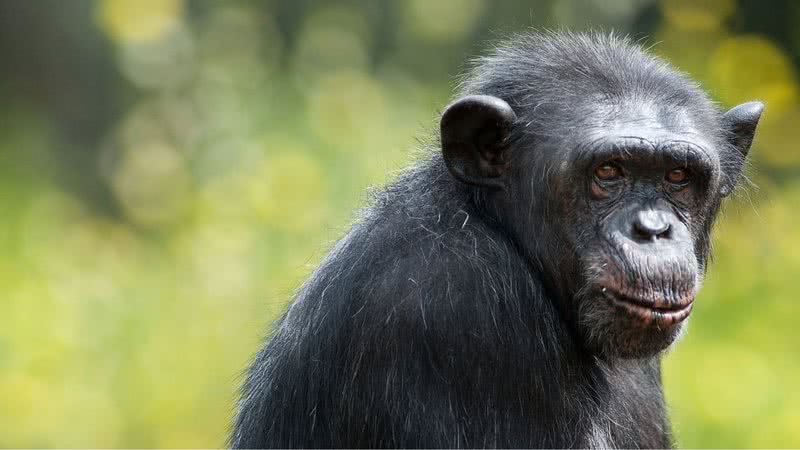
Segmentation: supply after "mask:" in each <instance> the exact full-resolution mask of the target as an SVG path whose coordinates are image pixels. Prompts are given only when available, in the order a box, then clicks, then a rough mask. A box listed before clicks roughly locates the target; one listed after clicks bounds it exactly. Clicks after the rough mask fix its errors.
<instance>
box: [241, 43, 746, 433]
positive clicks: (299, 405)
mask: <svg viewBox="0 0 800 450" xmlns="http://www.w3.org/2000/svg"><path fill="white" fill-rule="evenodd" d="M462 94H465V95H466V94H486V95H491V96H494V97H498V98H501V99H503V100H504V101H506V102H508V104H509V105H511V107H513V109H514V110H515V111H516V113H517V115H518V117H517V119H516V122H515V123H514V126H513V128H512V130H511V131H510V133H511V134H510V136H509V137H508V145H510V146H511V147H512V148H513V149H522V148H526V149H544V148H552V149H556V150H554V151H551V152H545V151H539V152H538V153H536V154H531V153H532V152H527V153H526V154H527V155H528V156H526V157H524V158H522V157H515V158H516V162H517V164H516V165H515V166H513V167H514V169H513V171H514V176H515V177H518V178H522V179H523V183H522V184H521V185H522V186H528V187H530V192H529V193H528V194H527V195H525V194H522V193H520V192H519V191H518V189H517V190H515V188H513V187H512V188H509V189H506V190H502V189H501V190H498V189H490V188H482V187H476V186H472V185H470V184H464V183H461V182H459V181H457V180H455V179H454V178H453V176H451V173H450V171H448V167H446V164H445V162H444V160H443V158H442V155H441V152H440V150H439V148H438V145H433V146H431V147H432V148H431V152H430V154H429V155H428V156H426V157H425V158H423V159H422V161H421V162H419V163H418V165H417V166H415V167H414V168H412V169H410V170H408V171H406V172H405V173H404V174H403V175H402V176H400V177H399V178H398V179H397V180H396V181H394V182H393V183H391V184H390V185H389V186H388V187H386V188H385V189H384V190H382V191H381V192H379V193H377V194H376V195H375V199H374V202H373V205H372V206H370V207H369V208H367V209H366V210H364V212H363V215H362V217H361V218H360V219H359V220H358V221H357V222H356V223H355V225H354V226H353V227H352V229H351V230H350V232H349V233H347V235H346V236H345V237H344V238H343V239H342V240H341V241H339V242H338V243H337V244H336V246H335V247H334V249H333V250H332V251H331V252H330V254H329V255H328V256H327V258H326V259H325V260H324V262H323V263H322V264H321V265H320V267H319V268H318V269H317V270H316V271H315V272H314V273H313V275H312V276H311V277H310V279H309V280H308V281H307V282H306V283H305V284H304V285H303V287H302V288H301V289H300V291H299V292H298V293H297V296H296V297H295V299H294V301H293V302H292V303H291V305H290V306H289V308H288V311H287V312H286V314H285V315H284V317H283V318H282V319H281V320H280V321H279V322H278V323H277V324H276V325H275V330H274V333H273V335H272V337H271V338H270V340H269V341H268V342H267V344H266V345H265V346H264V348H263V349H262V350H261V351H260V352H259V353H258V355H257V357H256V360H255V362H254V363H253V365H252V368H251V370H250V373H249V377H248V379H247V381H246V383H245V385H244V388H243V393H242V398H241V401H240V403H239V405H238V413H237V417H236V421H235V425H234V430H233V432H232V435H231V438H230V445H231V446H232V447H236V448H244V447H247V448H253V447H431V448H438V447H442V448H444V447H552V448H561V447H631V448H633V447H669V446H671V445H672V438H671V435H670V427H669V424H668V421H667V418H666V413H665V406H664V399H663V394H662V388H661V376H660V363H659V355H658V353H655V354H650V355H644V356H641V357H636V358H619V357H613V356H609V355H608V354H605V353H604V352H603V351H602V350H596V349H594V348H593V347H591V346H590V345H587V343H586V341H585V340H584V338H582V337H581V336H580V332H578V331H576V324H575V322H576V318H575V316H574V315H573V313H574V311H575V310H573V309H571V308H570V307H567V306H564V305H568V304H569V303H570V301H572V300H569V299H571V298H572V297H574V296H575V295H577V294H578V291H580V289H581V288H582V287H583V286H581V285H580V282H579V281H578V280H577V279H575V276H574V274H575V273H576V272H575V270H577V269H576V268H574V267H573V265H572V264H571V263H570V261H573V260H575V256H574V254H573V252H576V251H577V250H576V249H574V248H570V246H569V245H568V244H566V242H567V241H566V238H565V237H563V236H562V235H563V234H564V231H563V230H561V229H560V225H559V224H561V223H562V222H559V220H560V221H567V222H568V221H569V220H572V219H575V220H578V219H580V218H578V217H574V218H573V217H562V218H561V219H558V220H556V217H558V216H559V214H561V213H560V212H559V211H563V210H566V211H570V209H569V208H571V206H570V205H562V206H556V205H555V203H557V201H556V200H554V198H556V197H558V196H560V195H563V194H564V192H560V191H559V188H557V187H554V186H555V185H554V184H552V183H551V179H550V177H551V175H552V173H553V172H554V171H555V170H556V167H557V166H558V164H560V163H561V161H562V160H561V159H560V158H561V156H560V155H562V154H563V152H560V151H559V150H557V149H561V148H564V147H565V146H573V147H574V146H580V145H582V142H576V134H575V132H574V130H575V129H591V128H592V127H596V124H594V123H592V122H591V120H590V116H589V115H587V114H583V113H582V112H583V111H596V110H597V108H598V107H597V104H598V101H600V103H602V102H604V101H610V102H612V103H613V104H616V105H619V104H622V103H624V102H625V100H626V99H641V98H646V99H648V100H649V101H652V102H653V103H655V104H657V105H659V106H660V107H663V108H666V109H665V110H667V111H668V110H669V109H670V108H683V109H684V110H685V111H687V114H688V115H689V116H691V117H692V120H693V123H694V124H696V126H697V127H698V132H699V133H701V134H703V136H704V137H705V138H706V139H707V140H708V141H709V142H710V144H709V147H710V148H711V147H713V148H715V149H718V152H719V153H720V155H721V156H720V158H719V165H720V167H721V173H718V174H715V176H718V177H721V179H722V178H724V177H725V176H726V175H725V174H727V173H729V171H727V169H726V167H725V165H726V164H729V165H731V166H735V167H741V165H742V161H743V157H742V156H737V154H739V153H737V152H735V151H732V150H735V149H733V146H732V145H729V144H728V143H729V142H730V139H728V138H727V137H726V135H725V129H724V123H723V118H722V114H721V112H720V111H718V110H717V109H716V108H715V107H714V106H713V105H712V104H711V103H710V102H709V101H708V100H707V98H706V97H705V95H704V94H703V93H702V92H701V91H699V90H698V88H697V87H696V86H695V85H694V84H693V83H692V82H690V81H688V80H687V79H686V78H684V77H683V76H682V75H680V74H678V73H676V72H674V71H673V70H671V69H669V68H668V67H667V66H666V65H665V64H664V63H662V62H660V61H659V60H657V59H655V58H653V57H651V56H649V55H647V54H646V53H645V52H644V51H643V50H641V49H640V48H639V47H637V46H634V45H632V44H631V43H629V42H628V41H627V40H625V39H621V38H617V37H614V36H608V35H600V34H569V33H560V34H538V33H531V34H526V35H523V36H519V37H517V38H515V39H513V40H511V41H509V42H508V43H506V44H505V45H502V46H500V47H499V48H498V49H497V50H496V51H495V52H494V53H493V54H492V55H491V56H488V57H485V58H482V59H480V60H478V61H477V64H476V66H475V68H474V69H473V70H472V72H471V74H470V75H469V76H468V77H467V78H466V80H465V81H464V83H463V85H462ZM609 114H614V112H613V111H609ZM748 145H749V144H748ZM730 177H738V174H737V173H732V174H731V175H730ZM712 181H713V180H712ZM712 181H709V182H712ZM498 196H505V197H504V198H506V199H508V198H510V199H511V200H509V201H510V202H511V207H510V209H504V207H502V206H498V201H497V198H498ZM565 198H566V200H565V201H569V202H572V203H574V202H575V201H577V200H576V199H575V198H574V197H573V196H572V195H567V196H566V197H565ZM720 199H721V194H715V195H712V196H711V197H710V198H709V200H708V202H706V203H704V204H703V205H704V206H703V207H704V209H703V210H702V211H701V213H702V215H703V220H702V221H701V222H698V223H697V224H696V226H697V227H698V228H697V229H693V230H692V231H693V232H694V233H695V237H696V238H697V240H696V245H697V255H698V260H699V261H700V263H701V264H703V263H704V262H705V259H706V257H707V255H708V246H709V244H708V232H709V231H710V228H711V223H712V222H713V217H714V215H715V214H716V210H717V208H718V207H719V202H720ZM559 201H560V200H559ZM500 203H502V202H500ZM514 208H516V209H514ZM564 208H566V209H564ZM567 215H568V216H569V213H568V214H567ZM575 284H578V285H577V286H576V285H575ZM670 342H671V341H670Z"/></svg>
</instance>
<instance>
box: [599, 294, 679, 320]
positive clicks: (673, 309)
mask: <svg viewBox="0 0 800 450" xmlns="http://www.w3.org/2000/svg"><path fill="white" fill-rule="evenodd" d="M602 292H603V295H604V296H605V297H606V298H607V299H608V300H609V302H610V303H611V304H612V305H613V306H614V307H615V308H616V309H618V310H621V311H623V312H625V313H626V314H628V315H630V316H632V317H633V318H635V319H637V320H639V321H641V322H642V323H643V324H644V325H650V324H654V325H656V326H658V327H659V328H664V327H670V326H673V325H677V324H679V323H680V322H683V321H684V320H686V318H687V317H689V314H690V313H691V312H692V306H693V305H694V298H689V299H687V300H685V301H681V302H674V303H673V302H666V301H653V300H649V299H640V298H634V297H630V296H625V295H622V294H619V293H617V292H613V291H611V290H610V289H607V288H603V289H602Z"/></svg>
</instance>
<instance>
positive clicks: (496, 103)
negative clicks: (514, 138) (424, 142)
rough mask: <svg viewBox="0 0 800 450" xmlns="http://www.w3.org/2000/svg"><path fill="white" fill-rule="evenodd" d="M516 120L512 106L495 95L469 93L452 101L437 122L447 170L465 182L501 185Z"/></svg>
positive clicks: (481, 184) (490, 185)
mask: <svg viewBox="0 0 800 450" xmlns="http://www.w3.org/2000/svg"><path fill="white" fill-rule="evenodd" d="M516 120H517V115H516V114H515V113H514V110H513V109H511V106H509V105H508V103H506V102H505V101H503V100H501V99H499V98H497V97H492V96H489V95H470V96H467V97H463V98H460V99H458V100H456V101H455V102H453V103H451V104H450V105H449V106H448V107H447V108H445V110H444V113H442V120H441V123H440V128H441V132H442V154H443V155H444V161H445V163H446V164H447V168H448V169H449V170H450V173H451V174H452V175H453V176H454V177H455V178H456V179H457V180H460V181H462V182H464V183H467V184H473V185H477V186H488V187H495V188H503V187H504V186H505V184H504V182H503V175H505V172H506V169H507V168H508V158H509V155H508V154H507V153H508V152H507V151H506V150H507V142H508V136H509V133H510V132H511V126H512V125H513V124H514V121H516Z"/></svg>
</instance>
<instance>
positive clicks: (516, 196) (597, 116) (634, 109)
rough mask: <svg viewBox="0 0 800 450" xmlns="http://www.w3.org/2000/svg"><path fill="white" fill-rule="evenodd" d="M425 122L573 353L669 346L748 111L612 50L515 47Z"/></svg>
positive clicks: (611, 45)
mask: <svg viewBox="0 0 800 450" xmlns="http://www.w3.org/2000/svg"><path fill="white" fill-rule="evenodd" d="M463 91H464V92H463V96H462V97H461V98H460V99H458V100H456V101H455V102H453V103H452V104H450V105H449V106H448V107H447V109H446V110H445V111H444V113H443V116H442V119H441V144H442V152H443V156H444V160H445V163H446V164H447V167H448V169H449V171H450V173H451V174H452V175H453V176H454V177H455V178H456V179H457V180H459V181H460V182H463V183H465V184H466V185H469V186H473V188H471V189H472V192H473V193H474V197H473V198H474V199H475V201H476V204H477V205H478V207H479V208H481V209H482V210H483V211H486V213H487V214H488V215H489V216H490V217H492V220H493V221H494V222H496V223H499V224H500V226H502V227H504V229H506V230H507V232H508V233H510V235H511V236H512V238H513V239H514V240H515V241H516V242H517V243H518V245H519V247H520V248H522V249H524V251H525V253H526V256H527V257H528V258H529V260H530V261H531V264H532V267H535V268H536V270H535V271H536V272H537V276H540V277H541V278H542V280H541V281H542V282H543V283H544V285H545V286H546V288H547V289H548V291H549V292H550V294H551V295H550V297H552V298H553V299H554V300H556V301H557V303H558V308H559V310H560V311H561V313H562V315H563V316H564V318H565V320H567V321H568V322H569V323H570V324H572V325H573V329H574V330H575V331H576V333H577V335H578V336H580V339H581V342H582V343H583V345H584V346H585V347H586V348H587V349H589V350H590V351H592V352H594V353H596V354H598V355H601V356H605V357H643V356H649V355H653V354H655V353H657V352H659V351H661V350H663V349H665V348H666V347H667V346H669V345H670V344H671V343H672V342H673V341H674V340H675V338H676V337H677V336H678V335H679V333H680V330H681V327H682V324H683V323H684V322H685V320H686V319H687V317H688V316H689V314H690V312H691V310H692V306H693V302H694V299H695V295H696V294H697V291H698V289H699V287H700V283H701V279H702V276H703V273H704V271H705V267H706V261H707V259H708V256H709V251H710V236H709V234H710V231H711V228H712V225H713V222H714V218H715V216H716V214H717V211H718V209H719V206H720V202H721V200H722V199H723V198H724V197H725V196H727V195H728V194H730V193H731V192H732V191H733V189H734V187H735V186H736V184H737V181H738V180H739V178H740V177H741V172H742V168H743V166H744V164H745V159H746V156H747V153H748V150H749V149H750V144H751V142H752V141H753V136H754V133H755V129H756V125H757V123H758V120H759V117H760V115H761V111H762V109H763V105H762V104H761V103H757V102H752V103H745V104H743V105H739V106H737V107H735V108H733V109H731V110H729V111H727V112H724V113H723V112H721V111H720V110H719V109H718V108H717V107H716V106H715V105H714V104H713V103H712V102H711V101H710V100H709V99H708V97H707V96H706V95H705V94H704V93H703V92H702V91H701V90H700V89H699V87H698V86H697V85H696V84H695V83H693V82H691V81H690V80H688V79H687V78H685V77H684V76H683V75H682V74H680V73H678V72H676V71H674V70H673V69H671V68H670V67H668V66H667V65H666V64H665V63H664V62H662V61H660V60H659V59H657V58H655V57H653V56H650V55H648V54H646V53H645V52H644V51H643V50H642V49H640V48H639V47H637V46H634V45H632V44H631V43H630V42H629V41H627V40H626V39H620V38H617V37H614V36H609V35H599V34H570V33H561V34H546V35H543V34H529V35H524V36H521V37H517V38H516V39H514V40H513V43H512V44H511V45H508V46H501V47H499V48H498V49H497V50H496V52H495V53H494V54H493V55H491V56H488V57H485V58H482V59H480V60H478V61H477V64H476V66H475V68H474V70H473V71H472V74H471V76H470V77H469V78H468V79H467V80H466V81H465V83H464V86H463Z"/></svg>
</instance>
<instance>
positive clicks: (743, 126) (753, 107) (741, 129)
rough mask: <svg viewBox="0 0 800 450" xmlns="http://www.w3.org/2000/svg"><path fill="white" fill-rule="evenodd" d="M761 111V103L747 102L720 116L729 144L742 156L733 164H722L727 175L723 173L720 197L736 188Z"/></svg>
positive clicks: (762, 105) (762, 108)
mask: <svg viewBox="0 0 800 450" xmlns="http://www.w3.org/2000/svg"><path fill="white" fill-rule="evenodd" d="M762 111H764V104H763V103H761V102H747V103H742V104H741V105H739V106H734V107H733V108H731V109H730V110H728V112H726V113H725V114H724V115H723V116H722V121H723V126H724V127H725V129H726V130H727V131H728V132H729V133H730V134H729V136H730V138H729V139H730V143H731V144H733V146H734V147H736V149H737V150H739V152H741V154H742V158H737V159H736V162H735V164H730V163H727V162H724V164H723V167H725V168H726V172H727V173H725V180H724V181H723V183H722V195H728V194H730V193H731V192H732V191H733V188H734V187H735V186H736V181H737V180H738V179H739V175H740V174H741V172H742V166H743V164H744V160H745V158H747V154H748V153H749V152H750V146H751V145H752V144H753V138H754V137H755V134H756V127H757V126H758V120H759V119H760V118H761V112H762Z"/></svg>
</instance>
